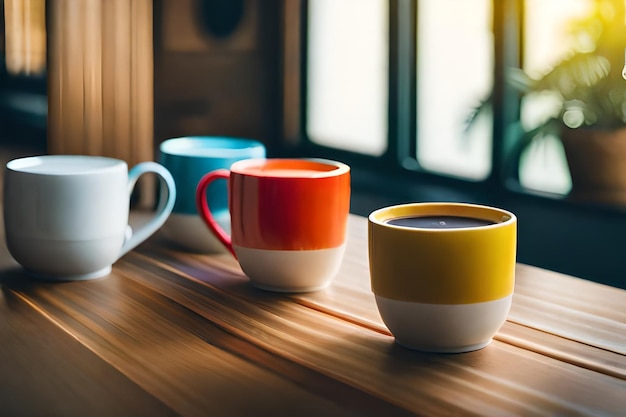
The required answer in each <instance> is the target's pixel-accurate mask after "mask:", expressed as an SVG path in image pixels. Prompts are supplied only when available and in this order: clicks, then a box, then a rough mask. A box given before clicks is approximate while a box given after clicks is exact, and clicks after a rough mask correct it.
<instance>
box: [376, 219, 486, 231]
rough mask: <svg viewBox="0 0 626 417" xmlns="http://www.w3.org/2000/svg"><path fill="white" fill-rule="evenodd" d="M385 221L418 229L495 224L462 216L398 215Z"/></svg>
mask: <svg viewBox="0 0 626 417" xmlns="http://www.w3.org/2000/svg"><path fill="white" fill-rule="evenodd" d="M387 223H388V224H392V225H394V226H404V227H415V228H420V229H461V228H468V227H483V226H489V225H491V224H495V223H494V222H492V221H490V220H484V219H476V218H473V217H462V216H414V217H400V218H396V219H391V220H388V221H387Z"/></svg>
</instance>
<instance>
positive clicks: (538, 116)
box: [520, 0, 593, 194]
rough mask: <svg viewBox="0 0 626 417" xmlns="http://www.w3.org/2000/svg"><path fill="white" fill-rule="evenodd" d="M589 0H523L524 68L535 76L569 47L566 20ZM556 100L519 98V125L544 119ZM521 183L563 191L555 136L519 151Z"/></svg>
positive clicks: (563, 170)
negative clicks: (524, 17) (520, 156)
mask: <svg viewBox="0 0 626 417" xmlns="http://www.w3.org/2000/svg"><path fill="white" fill-rule="evenodd" d="M592 2H593V0H550V1H546V0H526V1H525V11H524V13H525V15H526V22H525V27H524V45H525V48H524V71H526V73H528V74H529V75H530V76H531V77H538V76H540V75H541V74H543V73H545V72H546V71H547V70H548V69H550V67H551V66H552V65H553V64H554V63H556V62H558V61H559V60H560V59H562V58H563V57H564V56H565V55H566V54H567V53H568V52H569V51H570V50H571V47H572V44H571V42H570V41H568V35H567V28H566V23H567V22H569V21H571V19H572V18H574V17H582V16H585V15H586V14H588V13H589V12H590V11H591V9H592V6H593V4H592ZM555 106H556V108H558V106H559V103H558V101H555V100H554V98H553V97H549V96H545V95H539V96H532V97H531V96H527V97H524V98H523V100H522V113H521V117H522V120H521V121H522V126H523V127H524V128H525V129H529V128H532V127H534V126H536V125H537V124H539V123H541V122H542V121H543V120H545V119H546V118H547V117H548V116H549V115H550V114H552V112H553V111H554V109H555ZM520 181H521V184H522V185H523V186H524V187H526V188H529V189H534V190H539V191H547V192H554V193H559V194H566V193H567V192H568V191H569V190H570V188H571V179H570V176H569V171H568V169H567V162H566V160H565V154H564V152H563V146H562V145H561V142H560V141H559V140H558V138H556V137H547V138H546V140H542V141H538V142H536V143H534V144H533V145H532V146H531V147H530V148H529V149H528V151H527V152H526V153H525V154H524V155H523V157H522V160H521V166H520Z"/></svg>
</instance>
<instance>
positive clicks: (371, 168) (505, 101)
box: [272, 0, 626, 288]
mask: <svg viewBox="0 0 626 417" xmlns="http://www.w3.org/2000/svg"><path fill="white" fill-rule="evenodd" d="M286 1H292V0H286ZM308 1H315V0H301V1H300V15H299V16H300V25H299V28H300V34H299V39H300V41H299V44H300V45H299V54H300V74H299V77H298V84H299V85H298V88H299V94H300V96H299V111H298V118H299V121H298V126H299V131H298V137H297V138H295V140H294V138H290V140H286V141H285V142H289V144H288V145H285V146H283V147H281V148H279V149H277V150H275V151H272V154H274V155H277V156H285V155H287V156H300V157H321V158H328V159H335V160H340V161H343V162H345V163H347V164H348V165H350V166H351V169H352V178H353V179H352V186H353V202H352V207H351V211H352V212H353V213H355V214H359V215H363V216H367V215H368V214H369V212H371V211H372V210H374V209H376V208H379V207H382V206H385V205H391V204H398V203H405V202H414V201H435V200H438V201H463V202H473V203H479V204H490V205H495V206H500V207H503V208H507V209H509V210H511V211H512V212H514V213H516V214H517V216H518V219H519V223H518V261H519V262H523V263H527V264H531V265H536V266H539V267H544V268H546V269H551V270H555V271H558V272H564V273H567V274H571V275H574V276H578V277H582V278H585V279H589V280H593V281H597V282H602V283H605V284H608V285H612V286H617V287H621V288H626V277H624V275H623V272H622V271H624V270H626V257H624V256H620V255H621V251H620V250H619V248H620V247H621V246H622V243H621V242H622V240H623V238H622V236H626V215H625V214H626V210H625V209H623V208H620V207H611V206H594V205H589V204H582V203H575V202H571V201H567V200H566V199H563V198H562V196H557V195H552V194H549V193H539V192H533V191H532V190H528V189H524V188H523V187H522V186H521V185H520V182H519V178H518V177H517V175H516V173H514V172H512V170H511V167H508V166H506V164H505V162H504V161H505V160H506V159H507V152H508V150H507V149H508V147H507V142H506V141H507V134H508V132H509V131H510V126H511V125H512V124H514V123H516V122H518V121H519V117H520V97H519V96H518V95H517V93H516V92H515V91H513V90H512V89H511V88H510V87H508V86H507V84H506V83H505V82H504V76H505V69H506V68H507V67H510V66H517V67H520V68H521V67H522V65H523V62H522V52H523V50H524V49H523V47H524V45H523V39H524V37H523V27H524V14H523V11H524V0H492V2H493V23H492V24H493V32H494V37H493V39H494V67H493V78H494V85H493V104H494V109H493V145H492V161H491V162H492V166H491V171H490V173H489V175H488V176H487V177H486V178H485V179H483V180H472V179H466V178H459V177H454V176H448V175H444V174H440V173H435V172H429V171H426V170H422V169H420V168H419V166H418V163H417V161H416V159H415V158H413V155H416V146H417V145H416V144H417V141H416V139H415V138H416V129H417V123H418V121H416V120H415V119H416V118H415V116H414V115H415V114H416V109H417V108H416V102H417V91H416V80H417V78H416V60H415V53H416V51H417V49H416V45H415V40H416V36H415V35H416V31H417V19H416V16H417V13H416V7H417V0H389V7H390V9H389V16H390V24H389V30H390V32H389V39H390V47H389V73H390V76H389V112H388V118H389V119H388V126H389V132H388V146H387V150H386V151H385V152H384V153H383V154H382V155H381V156H370V155H365V154H359V153H355V152H351V151H347V150H341V149H336V148H331V147H326V146H323V145H319V144H316V143H314V142H312V141H311V140H309V139H308V138H307V136H306V108H305V105H306V102H307V101H306V93H307V73H306V70H307V38H306V35H307V33H306V32H307V31H306V21H307V8H308ZM401 34H402V35H401ZM406 86H408V88H406ZM283 110H284V109H283ZM417 140H419V138H417ZM294 143H295V144H294ZM554 219H559V220H558V222H554Z"/></svg>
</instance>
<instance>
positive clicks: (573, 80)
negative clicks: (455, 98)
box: [469, 1, 626, 205]
mask: <svg viewBox="0 0 626 417" xmlns="http://www.w3.org/2000/svg"><path fill="white" fill-rule="evenodd" d="M570 23H571V24H570V25H569V29H570V34H571V37H570V39H572V43H573V46H572V49H571V53H570V54H568V55H567V56H566V57H564V58H563V59H562V60H560V61H559V62H557V63H556V64H555V65H553V66H552V67H551V68H550V69H548V70H547V71H546V72H545V73H543V74H541V75H540V76H538V77H531V76H530V75H528V74H527V73H525V72H524V71H522V70H521V69H510V70H509V72H508V73H507V77H506V80H507V82H508V84H509V85H510V86H511V87H512V88H514V89H515V90H517V91H518V92H519V93H520V94H521V96H522V98H531V97H533V96H537V95H543V96H549V97H551V98H552V100H553V101H554V102H555V103H556V104H557V105H556V106H555V107H554V110H553V112H552V113H551V114H548V115H547V117H546V118H545V119H544V120H543V121H542V122H541V123H539V124H537V125H535V126H532V127H530V128H524V129H519V126H518V129H517V130H513V132H512V133H511V135H509V139H508V140H511V143H509V150H508V152H507V163H508V166H509V167H510V168H512V169H514V170H517V169H518V167H519V159H520V157H521V155H522V153H523V152H524V151H525V150H526V149H527V148H528V146H529V145H530V144H532V143H533V142H536V141H540V140H542V139H545V138H546V137H548V136H555V137H558V138H559V139H560V140H561V142H562V144H563V148H564V150H565V155H566V159H567V163H568V167H569V170H570V175H571V178H572V190H571V192H570V194H569V198H571V199H575V200H578V201H586V202H599V203H616V204H623V205H626V79H624V77H623V76H622V69H623V68H624V62H625V61H624V60H625V58H626V57H625V53H626V51H625V47H626V25H625V24H624V2H623V1H622V2H618V1H611V2H606V1H604V2H598V4H596V8H595V10H594V12H593V13H591V14H590V15H589V16H588V17H586V18H584V19H580V20H577V21H573V22H570ZM490 104H491V98H487V99H486V100H484V101H483V102H482V103H480V104H479V106H478V107H476V108H475V109H474V110H473V112H472V115H471V116H470V119H469V126H471V125H472V123H473V121H474V120H475V119H476V118H477V117H478V115H479V114H480V113H482V112H483V110H484V109H486V108H488V107H489V106H490Z"/></svg>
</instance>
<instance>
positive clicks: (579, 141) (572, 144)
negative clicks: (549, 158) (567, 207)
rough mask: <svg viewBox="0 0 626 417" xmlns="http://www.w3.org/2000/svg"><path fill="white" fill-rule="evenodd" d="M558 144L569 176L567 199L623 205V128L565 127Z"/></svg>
mask: <svg viewBox="0 0 626 417" xmlns="http://www.w3.org/2000/svg"><path fill="white" fill-rule="evenodd" d="M561 141H562V143H563V148H564V150H565V155H566V158H567V163H568V166H569V170H570V175H571V177H572V190H571V192H570V193H569V195H568V198H569V199H571V200H574V201H580V202H589V203H608V204H617V205H626V128H619V129H615V130H601V129H591V128H584V129H569V128H566V129H564V130H563V132H562V135H561Z"/></svg>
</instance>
